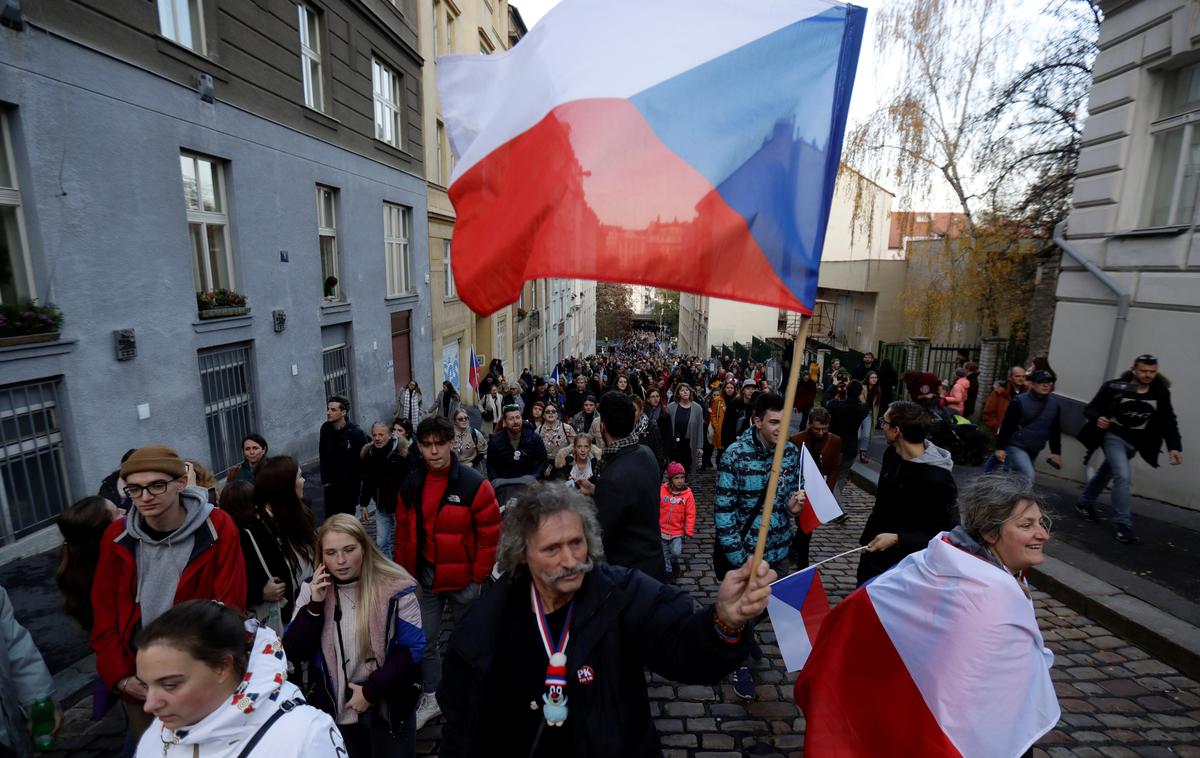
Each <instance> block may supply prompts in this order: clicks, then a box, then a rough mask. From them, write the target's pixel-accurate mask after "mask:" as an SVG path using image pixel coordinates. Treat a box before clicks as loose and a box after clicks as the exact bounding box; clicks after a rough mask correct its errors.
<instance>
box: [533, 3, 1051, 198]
mask: <svg viewBox="0 0 1200 758" xmlns="http://www.w3.org/2000/svg"><path fill="white" fill-rule="evenodd" d="M559 2H560V0H510V3H511V4H512V5H515V6H516V7H517V9H518V10H520V12H521V18H522V19H524V21H525V25H526V27H528V28H529V29H532V28H533V27H534V25H535V24H537V22H538V21H539V20H541V18H542V16H544V15H546V13H547V12H548V11H549V10H550V9H551V8H553V7H554V6H555V5H558V3H559ZM886 2H887V0H854V3H855V5H859V6H862V7H865V8H867V11H868V15H867V19H868V22H867V28H866V31H865V32H864V34H863V41H862V50H861V52H860V53H859V57H858V71H857V73H856V75H855V80H854V94H853V96H852V98H851V101H850V122H851V123H857V122H861V121H863V120H865V119H866V118H867V117H868V116H869V115H870V114H871V113H872V112H873V111H874V110H875V109H876V108H878V107H879V103H880V100H881V99H882V98H881V93H886V92H888V90H889V84H890V83H891V81H892V79H893V76H892V75H891V74H890V67H886V66H885V67H879V68H880V69H882V70H877V66H876V60H877V56H876V52H875V25H874V23H872V20H873V18H874V16H875V14H873V13H871V11H872V10H874V9H877V8H879V7H881V6H882V5H883V4H885V3H886ZM1003 5H1004V6H1005V9H1006V12H1009V13H1013V12H1015V13H1016V15H1017V16H1018V17H1019V18H1021V19H1022V20H1025V21H1028V20H1029V19H1032V18H1035V17H1036V16H1037V14H1038V13H1039V9H1038V3H1037V2H1029V0H1026V1H1025V2H1022V0H1004V2H1003ZM883 184H884V186H885V187H886V188H887V189H889V190H892V191H894V190H895V188H894V187H888V186H887V182H886V179H885V180H884V182H883ZM921 204H922V205H924V206H925V207H923V208H919V209H918V210H930V211H933V210H955V211H957V210H959V208H958V207H957V203H955V202H954V201H953V198H952V196H951V194H950V192H949V190H948V189H944V188H941V187H937V188H935V190H934V193H933V196H932V197H929V198H927V199H926V201H925V202H923V203H921ZM897 210H899V209H897Z"/></svg>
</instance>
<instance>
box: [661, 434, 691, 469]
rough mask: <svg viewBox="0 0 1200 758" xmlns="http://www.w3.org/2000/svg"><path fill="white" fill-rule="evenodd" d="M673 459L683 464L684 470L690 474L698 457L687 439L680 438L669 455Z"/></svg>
mask: <svg viewBox="0 0 1200 758" xmlns="http://www.w3.org/2000/svg"><path fill="white" fill-rule="evenodd" d="M668 457H669V458H670V459H671V460H673V461H677V462H678V463H681V464H683V470H684V471H685V472H687V473H688V474H691V473H692V462H693V461H694V460H695V459H696V454H695V453H694V452H693V451H692V448H691V446H690V445H688V441H687V440H686V439H683V440H679V441H678V442H676V443H675V447H674V449H673V450H671V454H670V455H669V456H668Z"/></svg>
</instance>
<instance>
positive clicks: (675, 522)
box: [658, 461, 696, 576]
mask: <svg viewBox="0 0 1200 758" xmlns="http://www.w3.org/2000/svg"><path fill="white" fill-rule="evenodd" d="M658 526H659V532H660V536H661V537H662V551H663V562H664V564H665V565H666V569H667V573H668V574H670V575H672V576H674V574H675V566H674V564H675V562H677V561H678V560H679V558H680V556H682V555H683V538H684V537H685V536H686V537H687V538H688V539H691V538H692V537H693V536H695V534H696V498H695V497H694V496H693V495H692V488H691V487H689V486H687V474H686V473H685V472H684V470H683V465H682V464H680V463H678V462H675V461H672V462H671V463H670V464H669V465H668V466H667V481H666V484H664V485H663V486H662V489H661V490H659V505H658ZM672 558H674V560H672Z"/></svg>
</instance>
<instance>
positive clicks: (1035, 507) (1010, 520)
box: [946, 474, 1050, 595]
mask: <svg viewBox="0 0 1200 758" xmlns="http://www.w3.org/2000/svg"><path fill="white" fill-rule="evenodd" d="M959 502H960V503H961V504H962V506H963V517H962V525H961V526H957V527H955V528H954V529H953V530H951V531H950V532H949V533H948V534H947V535H946V538H947V540H948V541H949V542H950V544H952V545H954V546H955V547H957V548H960V549H962V550H966V551H967V552H968V553H971V554H973V555H977V556H979V557H980V558H982V559H984V560H985V561H987V562H989V563H991V564H992V565H994V566H998V567H1000V568H1002V569H1004V570H1005V571H1007V572H1008V573H1010V574H1012V575H1013V576H1015V577H1017V580H1018V583H1019V584H1020V585H1021V589H1022V590H1023V591H1024V592H1025V594H1026V595H1028V594H1029V590H1028V588H1027V587H1026V585H1025V582H1024V581H1023V579H1024V575H1025V571H1026V570H1027V569H1029V568H1031V567H1033V566H1036V565H1038V564H1039V563H1041V562H1042V561H1043V560H1045V554H1044V553H1043V552H1042V546H1043V545H1045V543H1046V541H1047V540H1049V539H1050V517H1049V516H1046V515H1045V514H1044V513H1043V512H1042V507H1041V497H1040V496H1039V495H1038V494H1037V493H1036V492H1035V491H1034V490H1033V488H1032V487H1031V486H1030V484H1029V482H1028V480H1026V479H1025V478H1024V477H1021V476H1019V475H1013V474H984V475H983V476H980V477H979V478H978V479H976V480H975V481H973V482H971V483H970V484H969V485H967V487H966V488H965V489H964V490H963V491H962V492H961V493H960V495H959Z"/></svg>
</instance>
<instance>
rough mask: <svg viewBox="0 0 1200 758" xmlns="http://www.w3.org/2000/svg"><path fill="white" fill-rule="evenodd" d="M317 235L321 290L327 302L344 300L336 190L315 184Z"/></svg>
mask: <svg viewBox="0 0 1200 758" xmlns="http://www.w3.org/2000/svg"><path fill="white" fill-rule="evenodd" d="M317 237H318V239H319V242H320V246H321V282H322V285H321V292H322V293H323V296H324V299H325V300H326V301H328V302H335V301H339V300H345V299H346V295H345V292H344V291H343V289H342V274H341V270H340V269H339V268H338V237H337V190H335V189H334V188H332V187H322V186H321V185H319V184H318V185H317Z"/></svg>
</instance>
